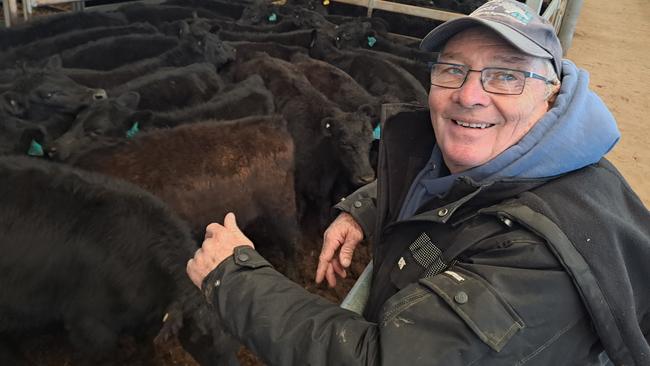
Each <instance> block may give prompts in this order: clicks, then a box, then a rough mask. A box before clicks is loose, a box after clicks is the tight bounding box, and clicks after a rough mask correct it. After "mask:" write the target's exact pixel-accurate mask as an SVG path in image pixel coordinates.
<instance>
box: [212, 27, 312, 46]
mask: <svg viewBox="0 0 650 366" xmlns="http://www.w3.org/2000/svg"><path fill="white" fill-rule="evenodd" d="M219 37H220V38H221V39H223V40H224V41H249V42H272V43H277V44H281V45H285V46H294V47H303V48H307V49H308V48H311V47H312V46H313V44H314V40H315V39H316V30H315V29H300V30H296V31H291V32H283V33H264V32H260V33H257V32H236V31H226V30H222V31H220V32H219Z"/></svg>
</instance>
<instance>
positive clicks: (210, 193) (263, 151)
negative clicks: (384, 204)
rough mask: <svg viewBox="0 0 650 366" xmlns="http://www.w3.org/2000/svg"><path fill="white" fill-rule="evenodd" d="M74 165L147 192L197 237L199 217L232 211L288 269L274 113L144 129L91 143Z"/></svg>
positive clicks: (281, 127) (287, 144)
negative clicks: (113, 142) (120, 139)
mask: <svg viewBox="0 0 650 366" xmlns="http://www.w3.org/2000/svg"><path fill="white" fill-rule="evenodd" d="M161 157H164V158H162V159H161ZM75 165H77V166H79V167H82V168H84V169H88V170H93V171H97V172H101V173H104V174H108V175H112V176H116V177H119V178H122V179H125V180H128V181H130V182H133V183H135V184H137V185H139V186H141V187H142V188H144V189H146V190H147V191H149V192H152V193H154V194H155V195H156V196H158V197H160V198H162V199H163V201H165V202H166V203H167V204H168V205H169V206H170V207H172V208H174V209H175V211H176V212H178V214H179V215H180V216H181V217H182V218H183V219H185V220H186V221H187V222H189V223H190V225H191V227H192V229H193V230H194V231H195V233H196V234H197V236H199V237H202V236H203V234H204V229H205V227H206V225H207V224H209V223H210V222H213V221H215V220H221V219H222V218H223V217H224V215H225V214H226V213H227V212H228V211H234V212H235V213H236V214H237V222H238V223H239V225H240V226H241V227H242V229H243V230H244V232H246V234H247V235H250V236H251V238H252V239H253V240H254V242H255V243H257V244H258V246H259V249H260V250H261V251H262V252H267V253H271V255H273V253H274V251H277V250H278V249H280V250H281V253H283V254H284V256H285V259H286V260H287V261H285V262H284V263H280V266H282V267H284V266H286V271H288V272H289V274H290V275H291V277H294V276H295V264H296V262H295V260H296V258H295V257H294V252H295V249H296V246H297V245H298V239H299V231H298V224H297V216H296V215H297V214H296V206H295V204H296V203H295V191H294V188H293V187H294V185H293V179H294V178H293V171H294V148H293V142H292V139H291V136H290V135H289V134H288V132H287V131H286V122H285V121H284V120H283V119H282V118H281V117H280V116H277V115H276V116H253V117H247V118H244V119H238V120H233V121H217V120H206V121H202V122H197V123H192V124H187V125H182V126H178V127H176V128H173V129H159V130H150V131H148V132H143V133H142V134H141V135H138V136H136V137H135V138H133V139H132V140H130V141H128V142H127V143H125V144H121V145H118V146H114V147H110V148H105V149H98V150H94V151H92V152H90V153H88V154H86V155H84V156H82V157H81V158H80V159H79V160H78V161H77V162H76V163H75ZM270 244H274V245H273V246H270ZM276 257H277V255H276Z"/></svg>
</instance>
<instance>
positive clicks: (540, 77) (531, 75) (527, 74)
mask: <svg viewBox="0 0 650 366" xmlns="http://www.w3.org/2000/svg"><path fill="white" fill-rule="evenodd" d="M435 65H449V66H459V67H461V68H463V69H466V70H467V72H466V73H465V78H464V79H463V82H462V83H460V85H459V86H457V87H452V86H445V85H438V84H434V83H433V82H431V79H429V82H430V83H431V85H433V86H437V87H439V88H445V89H460V88H462V87H463V85H465V82H466V81H467V77H468V76H469V73H470V72H472V71H473V72H479V73H481V78H480V80H481V88H483V91H485V92H486V93H490V94H499V95H521V94H522V93H523V92H524V89H525V88H526V79H528V78H531V79H537V80H541V81H543V82H544V83H545V84H552V85H556V84H557V82H555V81H553V80H550V79H548V78H546V77H545V76H543V75H540V74H537V73H534V72H531V71H524V70H517V69H509V68H507V67H484V68H483V69H481V70H474V69H470V68H469V66H467V65H463V64H454V63H450V62H437V61H430V62H427V67H428V69H429V75H431V69H433V67H434V66H435ZM485 70H505V71H516V72H520V73H522V74H524V83H523V85H522V87H521V91H520V92H519V93H500V92H493V91H489V90H486V89H485V85H484V84H483V71H485ZM429 78H430V76H429Z"/></svg>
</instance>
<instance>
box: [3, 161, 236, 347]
mask: <svg viewBox="0 0 650 366" xmlns="http://www.w3.org/2000/svg"><path fill="white" fill-rule="evenodd" d="M0 197H2V200H1V201H0V206H1V209H0V223H1V225H0V251H1V252H2V256H0V270H1V271H2V274H3V275H2V276H1V277H0V287H1V288H2V291H1V292H0V335H1V336H2V337H4V338H11V337H12V336H13V334H15V333H16V332H30V334H37V333H38V331H37V330H38V329H42V327H43V326H46V325H50V324H53V325H57V324H61V325H63V326H64V328H65V329H66V331H67V333H68V335H69V338H70V341H71V343H72V345H73V346H74V347H75V349H77V350H79V351H80V352H81V353H82V354H83V355H84V357H83V358H85V359H87V360H97V359H105V358H109V357H110V356H111V353H110V352H111V351H112V350H113V349H114V348H115V347H116V345H117V341H118V337H119V336H120V335H122V334H132V335H135V336H137V337H143V338H144V339H149V340H151V339H152V337H153V336H154V335H155V334H156V333H158V332H159V336H160V337H161V338H167V337H169V336H173V335H174V333H176V332H177V331H178V329H179V327H181V326H182V325H183V322H184V321H185V323H186V325H187V324H194V326H196V327H197V328H196V330H197V332H198V333H197V334H198V336H201V335H202V334H203V333H204V332H205V331H206V330H205V329H201V327H203V326H202V325H201V324H203V323H204V322H206V323H211V322H212V321H213V320H212V319H210V317H209V314H210V313H209V312H208V311H206V310H201V308H202V307H205V306H206V305H205V302H204V300H203V297H202V295H201V293H200V291H198V289H197V288H196V287H195V286H194V285H193V284H192V282H191V281H190V280H189V277H188V276H187V275H186V273H185V267H186V263H187V261H188V259H189V258H191V257H192V255H193V254H194V251H195V250H196V249H197V248H198V246H197V245H196V243H195V242H194V241H193V239H192V238H191V236H190V232H189V229H188V228H187V226H186V224H185V223H184V222H182V221H181V220H180V219H179V218H178V217H177V216H176V215H175V214H174V213H173V212H172V211H171V210H170V209H168V208H167V207H166V206H165V205H164V204H163V203H162V202H160V200H159V199H157V198H155V197H154V196H153V195H151V194H149V193H148V192H146V191H144V190H142V189H140V188H138V187H136V186H134V185H132V184H128V183H126V182H122V181H119V180H117V179H115V178H110V177H106V176H102V175H98V174H93V173H89V172H84V171H81V170H78V169H73V168H71V167H69V166H66V165H60V164H56V163H51V162H46V161H44V160H39V159H33V158H2V159H0ZM165 312H167V314H168V319H167V320H166V321H165V323H164V326H163V321H162V319H163V314H165ZM201 317H204V318H205V319H201ZM184 318H185V319H184ZM161 327H162V328H161ZM213 336H216V337H223V334H221V333H215V334H213ZM224 341H225V342H230V341H228V340H225V339H224ZM230 351H232V349H229V350H228V352H230ZM4 356H5V357H6V355H4ZM1 357H3V355H0V358H1Z"/></svg>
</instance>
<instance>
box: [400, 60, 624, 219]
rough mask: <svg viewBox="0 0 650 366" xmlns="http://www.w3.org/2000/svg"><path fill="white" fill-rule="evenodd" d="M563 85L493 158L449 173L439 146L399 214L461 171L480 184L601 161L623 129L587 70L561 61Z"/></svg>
mask: <svg viewBox="0 0 650 366" xmlns="http://www.w3.org/2000/svg"><path fill="white" fill-rule="evenodd" d="M562 71H563V74H562V85H561V87H560V91H559V94H558V96H557V98H556V100H555V103H554V104H553V107H552V108H551V109H550V110H549V111H548V112H546V114H544V116H542V118H541V119H540V120H539V121H537V123H536V124H535V126H533V128H532V129H531V130H530V131H528V133H527V134H526V135H525V136H524V137H523V138H522V139H521V140H519V142H517V143H516V144H514V145H513V146H511V147H510V148H508V149H506V150H505V151H503V152H502V153H501V154H499V155H497V156H496V157H495V158H494V159H492V160H490V161H489V162H487V163H485V164H483V165H481V166H478V167H475V168H472V169H469V170H466V171H464V172H461V173H458V174H452V175H448V173H447V174H445V171H444V169H443V170H441V169H432V167H439V166H442V165H444V164H443V159H442V156H441V152H440V149H438V147H437V146H436V147H435V148H434V150H433V152H432V155H431V161H430V163H429V164H427V165H426V167H425V168H424V170H422V171H421V172H420V174H419V175H418V176H417V177H416V179H415V180H414V182H413V184H412V186H411V189H410V191H409V193H408V195H407V199H406V201H405V202H404V206H403V207H402V212H401V214H400V217H401V218H405V217H409V216H411V215H412V214H413V213H414V212H415V211H416V210H417V208H418V207H420V206H421V204H422V203H424V202H426V201H427V200H429V199H430V198H432V197H433V196H434V195H441V194H444V193H445V192H447V191H448V190H449V188H450V187H451V185H452V184H453V182H454V181H455V180H456V179H457V178H459V177H460V176H466V177H469V178H471V179H473V180H474V181H476V182H478V183H481V184H488V183H491V182H495V181H498V180H502V179H539V178H550V177H554V176H558V175H562V174H565V173H568V172H571V171H574V170H577V169H580V168H583V167H585V166H588V165H591V164H594V163H596V162H598V161H599V160H600V159H601V158H602V157H603V156H604V155H605V154H607V152H609V151H610V150H611V149H612V148H613V147H614V145H615V144H616V143H617V142H618V140H619V138H620V136H621V134H620V132H619V131H618V128H617V126H616V120H615V119H614V116H612V114H611V113H610V111H609V110H608V109H607V107H606V106H605V104H604V103H603V101H602V100H601V99H600V98H599V97H598V96H597V95H596V94H595V93H594V92H593V91H591V90H590V89H589V74H588V73H587V71H585V70H582V69H579V68H578V67H576V65H575V64H573V63H572V62H571V61H568V60H564V61H563V64H562Z"/></svg>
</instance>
